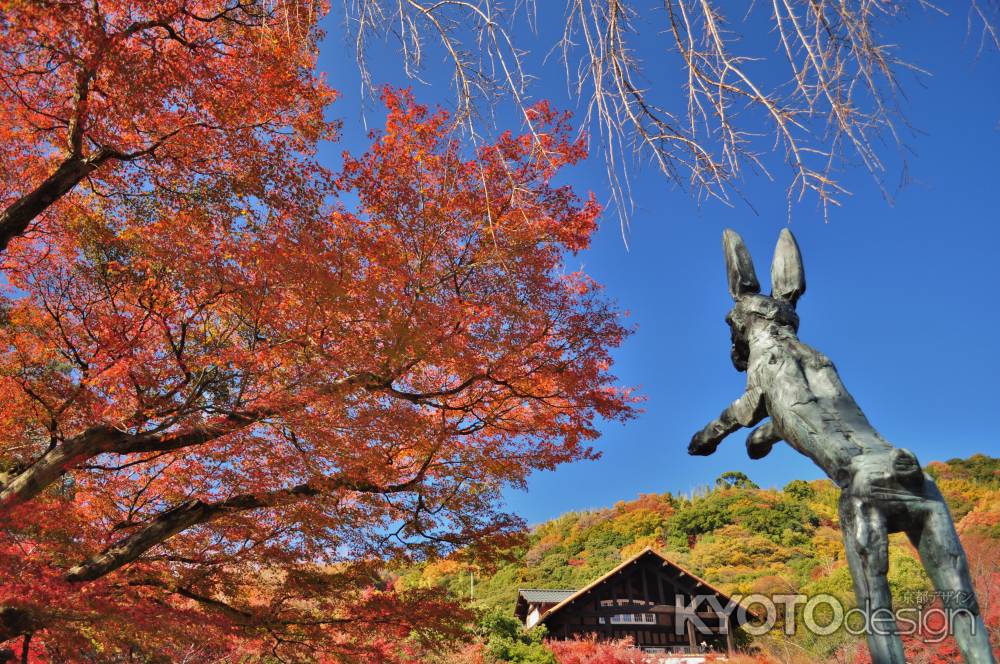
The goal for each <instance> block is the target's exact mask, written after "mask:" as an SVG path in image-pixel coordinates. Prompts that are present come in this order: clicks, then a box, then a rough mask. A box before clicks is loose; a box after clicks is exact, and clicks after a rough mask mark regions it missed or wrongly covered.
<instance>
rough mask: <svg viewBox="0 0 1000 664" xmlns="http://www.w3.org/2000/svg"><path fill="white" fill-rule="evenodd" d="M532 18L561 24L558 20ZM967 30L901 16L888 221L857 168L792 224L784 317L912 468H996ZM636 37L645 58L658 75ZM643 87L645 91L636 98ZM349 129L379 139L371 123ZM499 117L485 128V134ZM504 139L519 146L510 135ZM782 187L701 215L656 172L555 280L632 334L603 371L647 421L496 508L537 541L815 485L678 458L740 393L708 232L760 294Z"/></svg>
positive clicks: (990, 280)
mask: <svg viewBox="0 0 1000 664" xmlns="http://www.w3.org/2000/svg"><path fill="white" fill-rule="evenodd" d="M546 1H549V0H546ZM553 4H555V3H553ZM559 4H561V3H559ZM338 11H339V6H338V8H337V9H335V10H334V13H333V14H332V15H331V16H330V17H328V18H327V20H326V29H327V31H328V36H327V39H326V41H325V42H324V45H323V48H322V50H321V62H320V66H321V68H322V69H323V70H324V71H325V72H326V73H327V76H328V78H329V80H330V82H331V84H332V85H333V86H334V87H335V88H337V89H338V90H340V91H341V92H342V94H343V96H342V98H341V100H340V101H338V102H337V103H336V104H334V106H333V107H332V108H331V109H330V114H331V116H333V117H337V118H339V119H341V120H342V121H343V122H344V130H343V136H342V139H341V141H340V142H339V143H338V144H334V145H330V146H327V147H326V148H325V150H326V152H327V155H325V156H326V157H328V160H329V161H330V162H331V163H333V162H334V161H335V160H336V155H337V154H339V152H340V151H341V150H343V149H349V150H351V151H358V150H361V149H363V148H364V146H365V145H366V143H367V141H366V139H365V134H366V131H367V129H366V127H365V125H364V123H363V122H362V114H361V112H360V111H359V108H360V106H359V103H358V90H359V88H360V82H359V80H358V75H357V72H356V70H355V68H354V66H353V62H352V57H353V56H352V53H351V46H350V45H348V44H347V43H346V42H345V39H344V33H343V31H342V29H341V27H340V26H341V24H342V16H341V15H340V14H338V13H337V12H338ZM543 18H546V17H543ZM547 18H549V19H552V20H555V22H556V23H558V20H557V19H560V18H561V13H560V12H556V13H555V14H553V15H552V16H549V17H547ZM966 30H967V25H966V15H965V13H964V10H959V11H957V13H956V14H955V15H953V16H950V17H943V16H940V15H936V14H931V13H928V12H923V11H914V12H913V14H912V16H910V17H909V18H908V19H906V20H904V21H903V22H901V23H900V24H899V26H898V29H894V33H893V35H892V37H893V38H894V39H898V41H899V43H900V44H901V45H904V46H905V48H904V51H903V55H904V56H906V57H907V58H908V59H909V60H911V61H914V62H915V63H917V64H919V65H921V66H923V67H925V68H927V69H929V70H930V71H931V73H932V76H930V77H924V78H922V79H920V80H917V79H912V80H909V81H908V82H907V83H906V87H905V89H906V92H907V95H908V99H907V100H906V103H907V105H908V117H909V119H910V120H911V122H912V124H913V125H914V126H915V127H916V128H917V129H918V130H919V134H917V135H915V136H913V137H912V138H910V139H908V141H907V143H908V145H909V147H910V148H911V149H912V152H911V153H910V154H909V156H908V162H909V167H908V173H909V179H910V182H909V184H908V185H907V186H906V187H905V188H903V189H902V190H901V191H900V192H899V193H898V195H897V196H896V198H895V202H894V204H892V205H890V204H888V203H887V202H886V201H885V200H884V198H883V197H882V194H881V193H880V191H879V189H878V188H877V187H876V186H875V185H874V184H873V182H872V180H871V179H870V177H869V176H867V175H866V174H865V173H864V172H863V171H861V170H860V169H854V170H851V171H848V172H846V173H845V174H844V175H843V177H842V180H841V181H842V182H843V183H845V184H846V185H847V187H848V188H849V189H850V190H851V191H852V192H853V195H852V196H849V197H847V198H846V199H845V200H844V201H843V205H842V207H840V208H838V209H835V210H834V211H833V212H832V213H831V215H830V219H829V221H828V222H825V221H824V219H823V214H822V211H821V210H820V209H819V208H818V207H817V206H816V205H815V204H814V203H813V202H811V201H809V202H807V203H805V204H802V205H798V206H796V207H795V208H794V210H793V214H792V219H791V228H792V230H793V231H794V232H795V234H796V236H797V238H798V241H799V244H800V246H801V249H802V253H803V256H804V261H805V268H806V275H807V278H808V284H809V289H808V292H807V293H806V295H805V296H804V297H803V299H802V300H801V301H800V303H799V307H798V308H799V314H800V317H801V320H802V324H801V329H800V337H801V338H802V340H803V341H805V342H806V343H808V344H810V345H812V346H814V347H816V348H818V349H820V350H821V351H823V352H824V353H826V354H827V355H829V356H830V357H831V358H832V359H833V361H834V362H835V364H836V365H837V367H838V369H839V370H840V373H841V376H842V378H843V379H844V382H845V383H846V385H847V387H848V388H849V389H850V390H851V392H852V393H853V394H854V396H855V398H856V399H857V400H858V402H859V403H860V405H861V407H862V408H863V409H864V410H865V411H866V413H867V414H868V417H869V419H870V420H871V421H872V423H873V424H874V425H875V426H876V428H878V429H879V430H880V431H881V432H882V434H883V435H884V436H885V437H886V438H888V439H889V440H890V441H891V442H893V443H894V444H896V445H898V446H902V447H907V448H909V449H911V450H912V451H913V452H915V453H916V454H917V456H918V458H919V459H920V460H921V461H922V462H924V463H926V462H928V461H932V460H944V459H949V458H952V457H956V456H968V455H970V454H973V453H976V452H984V453H987V454H993V455H997V454H998V453H1000V433H998V432H997V430H996V424H995V422H994V421H993V420H995V419H996V418H997V416H998V415H1000V403H998V397H1000V383H998V381H1000V353H998V352H997V348H996V344H997V339H998V327H1000V306H998V301H997V300H998V297H1000V295H998V294H1000V211H998V210H1000V204H998V200H1000V199H998V195H1000V180H998V177H1000V169H997V167H996V165H997V163H998V160H997V155H998V154H1000V85H998V77H997V72H998V71H1000V69H998V65H1000V56H998V55H997V54H996V53H995V52H994V53H985V54H982V55H980V56H978V57H977V46H978V44H977V42H976V40H975V39H974V38H970V37H969V35H968V34H967V32H966ZM649 33H650V36H649V37H648V39H649V42H648V43H643V44H641V46H642V47H643V50H644V54H646V56H647V57H655V53H656V48H657V45H656V42H655V41H654V37H653V30H650V31H649ZM747 38H748V39H749V40H751V41H752V40H754V39H765V38H766V39H772V38H773V36H770V35H757V36H754V35H749V36H748V37H747ZM532 40H533V38H532V37H530V35H524V41H523V43H525V44H527V45H528V46H529V47H530V46H532V45H533V44H534V45H535V46H537V45H538V44H537V43H536V42H533V41H532ZM392 48H395V45H394V44H390V45H388V46H386V49H387V50H386V51H385V52H381V53H380V52H378V50H376V52H374V53H373V56H374V58H373V59H374V64H375V74H376V79H377V81H378V82H380V83H383V82H384V83H391V84H396V85H402V84H406V80H405V79H404V77H403V76H402V71H401V68H400V67H398V66H396V65H395V64H394V60H393V59H392V58H391V57H390V56H389V55H387V54H389V53H390V51H391V49H392ZM428 62H429V63H430V64H429V66H428V69H427V71H426V72H425V75H424V78H425V80H427V81H428V82H429V83H428V84H425V85H421V84H419V83H417V84H415V87H414V89H415V93H416V95H417V97H418V99H419V100H420V101H423V102H427V103H437V102H440V103H442V104H444V105H447V103H448V102H449V100H450V89H448V88H447V81H446V71H445V65H444V63H443V61H441V60H439V59H436V57H435V56H432V57H430V58H429V59H428ZM439 64H440V66H438V65H439ZM652 69H654V70H655V67H652ZM656 83H657V79H656V78H655V77H653V78H651V80H650V81H649V84H650V85H656ZM663 84H664V85H666V84H667V83H666V82H664V83H663ZM670 85H672V83H670ZM540 90H544V91H545V92H546V93H547V96H548V97H549V98H550V99H552V100H553V101H554V102H555V103H556V105H557V106H559V107H561V108H566V109H570V110H576V102H575V101H573V100H570V99H568V98H567V97H566V95H565V94H564V92H563V91H564V90H565V86H564V85H562V84H561V80H560V79H552V80H550V81H548V83H547V84H546V85H545V86H544V87H542V86H539V87H538V88H536V94H538V92H539V91H540ZM681 103H683V101H682V100H681V99H680V97H679V96H678V104H681ZM365 116H366V119H367V121H368V123H369V124H370V125H372V126H377V125H378V122H379V118H380V114H379V112H378V110H377V109H369V110H368V111H367V112H366V113H365ZM504 117H505V115H504V111H501V115H500V118H501V124H503V119H504ZM506 117H509V115H508V116H506ZM510 126H511V127H512V128H515V129H516V128H517V125H516V122H515V121H514V120H511V124H510ZM894 149H895V148H893V147H891V146H890V147H889V148H888V149H887V151H886V152H885V154H888V155H892V154H893V150H894ZM596 152H597V151H596V150H595V153H596ZM890 161H892V160H890ZM603 173H604V171H603V164H602V163H601V161H600V159H599V157H598V156H597V155H596V154H595V156H593V157H591V159H590V160H589V161H588V162H587V163H585V164H583V165H582V166H579V167H577V168H576V169H575V170H573V171H572V172H571V173H570V174H569V176H568V179H569V181H571V182H572V183H573V184H574V185H576V186H577V187H578V188H579V189H580V190H593V191H595V192H596V193H597V194H598V196H599V197H601V198H602V199H604V198H606V196H607V188H606V184H605V181H604V175H603ZM786 175H787V172H785V171H781V170H780V169H779V170H777V171H775V176H776V179H775V181H773V182H772V181H769V180H767V179H766V178H764V177H752V176H750V177H749V178H748V179H747V180H746V181H745V182H744V185H743V190H744V192H745V194H746V195H747V197H748V198H749V200H750V201H751V202H752V204H753V209H751V208H750V207H749V206H746V205H742V204H737V205H736V206H735V207H732V208H730V207H726V206H723V205H721V204H719V203H715V202H709V203H705V204H702V205H701V206H699V205H697V204H696V203H695V202H694V201H692V199H691V197H690V195H689V194H688V193H686V192H684V191H682V190H679V189H678V188H677V187H675V186H673V185H670V184H669V183H667V182H666V181H664V180H663V179H662V178H661V177H659V176H658V175H657V174H656V173H655V172H653V170H652V169H646V170H644V171H640V172H638V173H636V174H635V176H634V179H633V181H632V186H633V190H634V198H635V201H636V203H637V206H638V207H637V209H636V211H635V213H634V214H633V215H632V220H631V228H630V230H629V247H628V248H626V246H625V244H624V243H623V241H622V237H621V233H620V228H619V225H618V219H617V217H616V216H615V215H614V214H613V213H610V214H606V215H605V218H604V219H603V222H602V226H601V229H600V231H599V232H598V235H597V237H596V238H595V240H594V243H593V247H592V248H591V249H590V250H589V251H587V252H586V253H584V254H581V255H579V256H577V257H574V258H572V259H571V260H570V267H581V266H582V267H583V268H585V269H586V271H587V272H589V273H590V274H591V275H593V276H594V277H596V278H597V279H598V280H599V281H600V282H602V283H603V284H604V285H605V286H606V290H607V294H608V295H609V296H610V297H611V298H613V299H615V300H616V301H617V302H618V303H619V305H620V307H621V308H623V309H627V310H628V311H629V312H630V313H631V321H632V322H634V323H635V324H637V326H638V330H637V332H636V334H635V335H633V336H632V337H631V338H630V339H628V340H627V342H626V344H625V345H624V347H623V348H621V349H620V351H618V352H617V353H616V356H615V357H616V368H615V370H616V373H617V374H618V376H619V377H620V378H621V381H622V382H623V383H624V384H629V385H637V386H639V387H640V389H641V392H642V393H643V394H644V395H645V396H646V397H647V399H648V400H647V402H646V404H645V413H644V414H643V415H641V416H640V417H639V418H638V419H637V420H634V421H632V422H629V423H628V424H626V425H624V426H623V425H618V424H607V425H603V426H602V432H603V435H602V437H601V439H600V440H599V441H597V444H596V447H597V448H598V449H599V450H601V451H602V452H603V456H602V458H601V459H600V460H598V461H594V462H582V463H577V464H572V465H567V466H562V467H560V468H559V469H557V470H556V471H553V472H546V473H540V474H536V475H534V476H532V478H531V480H530V482H529V489H528V491H527V492H522V491H510V492H508V506H509V508H510V509H511V510H512V511H514V512H516V513H517V514H520V515H521V516H522V517H523V518H525V519H526V520H527V521H528V522H529V523H537V522H540V521H543V520H545V519H548V518H551V517H554V516H557V515H559V514H561V513H563V512H566V511H569V510H580V509H587V508H592V507H603V506H608V505H611V504H613V503H614V502H616V501H619V500H629V499H632V498H635V497H636V496H638V494H640V493H652V492H657V493H658V492H664V491H671V492H674V493H687V492H689V491H691V490H693V489H696V488H697V487H699V486H703V485H706V484H710V483H711V482H712V481H713V480H714V479H715V478H716V477H717V476H718V475H720V474H721V473H722V472H724V471H727V470H741V471H743V472H745V473H746V474H747V475H749V476H750V478H751V479H753V480H754V481H755V482H757V483H758V484H760V485H762V486H782V485H784V484H786V483H787V482H788V481H790V480H792V479H795V478H804V479H812V478H818V477H821V476H822V474H821V472H820V471H819V470H818V469H817V468H816V467H814V466H813V465H812V464H811V462H809V460H808V459H806V458H805V457H802V456H800V455H798V454H797V453H795V452H794V451H792V450H791V449H790V448H788V447H787V446H784V445H780V446H777V447H776V448H775V450H774V451H773V452H772V453H771V454H770V456H768V457H767V458H765V459H763V460H760V461H751V460H749V459H748V458H747V457H746V453H745V450H744V446H743V439H744V436H745V434H742V433H737V434H734V435H733V436H732V437H731V439H728V440H727V441H726V442H725V443H724V444H723V445H722V446H721V447H720V448H719V450H718V451H717V452H716V453H715V454H714V455H713V456H711V457H689V456H687V454H686V452H685V449H686V446H687V442H688V440H689V439H690V437H691V435H692V434H693V433H694V432H695V431H697V430H698V429H699V428H701V427H702V426H703V425H704V424H705V423H706V422H707V421H708V420H709V419H711V418H712V417H714V416H716V415H717V414H718V413H719V412H720V411H721V410H722V409H723V408H724V407H725V406H726V405H727V404H728V403H729V402H730V401H731V400H733V399H735V398H736V397H737V396H739V394H740V392H741V390H742V389H743V385H744V383H745V375H744V374H740V373H737V372H736V371H735V370H734V369H733V368H732V365H731V364H730V362H729V333H728V328H727V326H726V325H725V323H724V321H723V318H724V316H725V314H726V312H727V311H728V310H729V307H730V305H731V301H730V300H729V299H728V296H727V294H726V289H725V279H724V271H723V263H722V253H721V250H720V236H721V233H722V230H723V229H724V228H726V227H731V228H734V229H736V230H738V231H739V232H740V233H741V234H742V235H743V237H744V238H745V240H746V241H747V244H748V245H749V247H750V250H751V252H752V253H753V256H754V259H755V261H756V265H757V272H758V275H759V276H760V277H761V278H762V280H766V278H767V275H768V274H769V265H770V259H771V252H772V250H773V248H774V243H775V241H776V240H777V235H778V231H779V230H780V229H781V228H783V227H784V226H786V225H787V224H788V223H789V218H788V214H787V201H786V196H785V184H786V179H785V178H786ZM896 175H897V176H898V171H897V173H896Z"/></svg>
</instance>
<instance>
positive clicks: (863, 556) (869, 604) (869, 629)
mask: <svg viewBox="0 0 1000 664" xmlns="http://www.w3.org/2000/svg"><path fill="white" fill-rule="evenodd" d="M840 527H841V530H842V531H843V535H844V548H845V549H846V551H847V564H848V566H849V567H850V569H851V577H852V578H853V579H854V595H855V597H857V600H858V608H859V609H861V611H862V612H863V613H864V615H865V620H866V624H865V637H866V638H867V640H868V649H869V650H870V651H871V655H872V662H874V664H906V657H905V656H904V654H903V643H902V641H900V639H899V634H898V632H897V629H896V619H895V617H894V616H893V613H892V596H891V595H890V593H889V582H888V581H887V580H886V573H887V572H888V571H889V538H888V534H887V532H886V527H885V520H884V518H883V517H882V515H881V513H879V511H878V510H876V509H873V508H872V507H871V506H870V505H865V504H863V502H862V501H861V500H859V499H856V498H851V497H850V496H849V495H848V493H847V492H845V493H844V494H843V495H841V498H840Z"/></svg>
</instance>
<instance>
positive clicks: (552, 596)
mask: <svg viewBox="0 0 1000 664" xmlns="http://www.w3.org/2000/svg"><path fill="white" fill-rule="evenodd" d="M517 592H518V594H519V595H520V596H521V597H523V598H524V600H525V601H526V602H528V603H529V604H556V603H558V602H561V601H563V600H564V599H566V598H567V597H569V596H570V595H574V594H575V593H576V591H575V590H563V589H559V590H556V589H551V588H518V589H517Z"/></svg>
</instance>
